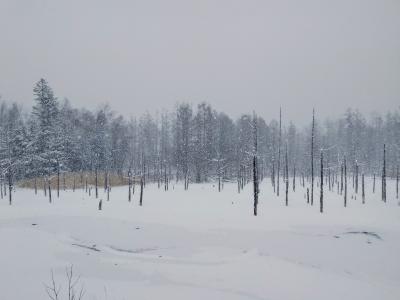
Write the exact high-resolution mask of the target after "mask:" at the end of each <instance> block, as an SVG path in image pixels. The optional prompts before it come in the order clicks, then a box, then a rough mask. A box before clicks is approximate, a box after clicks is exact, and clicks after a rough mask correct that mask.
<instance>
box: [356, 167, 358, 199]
mask: <svg viewBox="0 0 400 300" xmlns="http://www.w3.org/2000/svg"><path fill="white" fill-rule="evenodd" d="M356 194H358V162H357V161H356Z"/></svg>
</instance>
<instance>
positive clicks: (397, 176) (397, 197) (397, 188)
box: [396, 166, 399, 199]
mask: <svg viewBox="0 0 400 300" xmlns="http://www.w3.org/2000/svg"><path fill="white" fill-rule="evenodd" d="M396 199H399V166H397V172H396Z"/></svg>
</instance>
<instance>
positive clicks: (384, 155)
mask: <svg viewBox="0 0 400 300" xmlns="http://www.w3.org/2000/svg"><path fill="white" fill-rule="evenodd" d="M382 201H383V202H386V144H383V167H382Z"/></svg>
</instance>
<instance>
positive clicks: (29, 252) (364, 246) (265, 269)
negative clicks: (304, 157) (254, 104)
mask: <svg viewBox="0 0 400 300" xmlns="http://www.w3.org/2000/svg"><path fill="white" fill-rule="evenodd" d="M349 181H350V180H349ZM349 183H350V182H349ZM350 185H351V184H350ZM281 189H282V192H283V185H282V186H281ZM366 189H367V193H366V204H365V205H363V204H361V197H358V198H357V199H351V194H352V189H351V188H350V193H349V199H348V207H347V208H343V199H342V197H341V196H338V195H337V194H336V193H333V192H328V191H326V192H325V212H324V213H323V214H320V213H319V189H318V188H317V189H316V192H315V199H314V201H315V203H314V206H313V207H311V206H309V205H307V204H306V199H305V197H304V194H305V190H304V189H303V188H302V187H300V186H299V185H298V189H297V192H296V194H293V192H292V191H290V193H289V207H285V206H284V193H282V195H281V197H280V198H278V197H276V196H275V195H273V192H272V190H271V185H270V181H269V180H264V181H263V183H262V185H261V193H260V204H259V216H257V217H254V216H253V215H252V190H251V184H249V185H247V187H246V188H245V190H244V191H243V192H242V193H240V194H238V193H237V186H236V184H225V188H224V190H223V192H221V193H218V191H217V187H216V186H213V185H212V184H204V185H195V184H192V185H191V186H190V187H189V191H186V192H185V191H183V186H182V184H179V185H177V186H175V188H174V189H172V186H171V188H170V191H168V192H165V191H164V190H163V189H158V188H157V186H156V185H148V186H147V187H146V189H145V192H144V200H143V206H142V207H140V206H139V205H138V194H139V193H138V189H136V193H135V195H134V198H133V201H132V202H131V203H129V202H128V191H127V187H119V188H114V189H113V190H112V192H111V194H110V201H109V202H107V201H104V202H103V210H102V211H99V210H98V209H97V207H98V201H97V200H96V199H94V197H93V194H94V193H92V197H89V196H88V195H87V194H85V193H84V192H83V191H82V190H77V191H76V192H75V193H73V192H72V191H67V192H62V193H61V196H60V198H59V199H57V197H56V193H55V191H53V200H54V202H53V203H52V204H49V203H48V199H47V198H46V197H44V194H43V191H39V192H38V195H36V196H35V195H34V193H33V191H32V190H27V189H17V191H16V192H15V193H14V202H13V205H12V206H9V205H8V200H7V199H3V200H1V203H0V243H1V246H0V287H1V288H0V290H1V292H0V298H1V299H2V300H21V299H35V300H36V299H48V298H47V295H46V293H45V288H44V284H49V283H50V271H51V269H52V270H53V271H54V274H55V279H56V281H57V282H58V283H60V284H62V285H63V289H64V290H62V293H63V292H65V268H66V267H67V266H69V265H71V264H73V265H74V270H75V273H76V274H80V275H81V282H82V283H84V286H85V290H86V295H85V298H84V299H113V300H114V299H115V300H120V299H121V300H122V299H141V300H143V299H174V300H176V299H185V300H187V299H199V300H200V299H201V300H204V299H229V300H235V299H256V300H261V299H279V300H282V299H335V300H336V299H352V300H354V299H363V300H366V299H374V300H376V299H396V300H398V299H400V284H399V282H400V206H398V204H397V201H398V200H396V199H395V193H394V182H393V181H389V180H388V200H387V201H388V203H387V204H384V203H383V202H382V201H381V200H380V199H379V196H380V185H377V192H376V194H372V193H371V190H372V188H371V184H370V182H368V183H367V186H366ZM100 196H101V198H103V199H105V195H104V194H103V191H101V193H100Z"/></svg>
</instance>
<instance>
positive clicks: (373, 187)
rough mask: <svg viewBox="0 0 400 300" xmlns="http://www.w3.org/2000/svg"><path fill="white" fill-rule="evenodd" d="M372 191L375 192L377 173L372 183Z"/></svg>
mask: <svg viewBox="0 0 400 300" xmlns="http://www.w3.org/2000/svg"><path fill="white" fill-rule="evenodd" d="M372 193H374V194H375V173H374V181H373V183H372Z"/></svg>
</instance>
